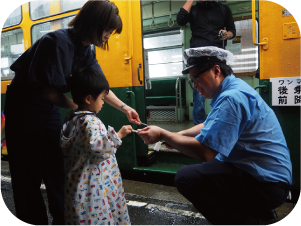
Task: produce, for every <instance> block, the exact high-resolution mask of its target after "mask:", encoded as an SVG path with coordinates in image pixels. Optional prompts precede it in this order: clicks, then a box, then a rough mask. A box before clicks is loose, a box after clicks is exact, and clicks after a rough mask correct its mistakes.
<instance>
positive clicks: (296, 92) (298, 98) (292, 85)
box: [270, 77, 301, 106]
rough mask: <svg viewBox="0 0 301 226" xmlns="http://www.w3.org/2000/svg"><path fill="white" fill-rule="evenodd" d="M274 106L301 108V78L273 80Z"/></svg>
mask: <svg viewBox="0 0 301 226" xmlns="http://www.w3.org/2000/svg"><path fill="white" fill-rule="evenodd" d="M270 81H271V83H272V106H301V89H300V85H301V77H287V78H271V79H270Z"/></svg>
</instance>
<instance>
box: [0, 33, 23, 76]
mask: <svg viewBox="0 0 301 226" xmlns="http://www.w3.org/2000/svg"><path fill="white" fill-rule="evenodd" d="M23 52H24V38H23V30H22V29H21V28H19V29H15V30H11V31H4V32H2V33H1V80H10V79H12V78H13V77H14V75H15V72H13V71H11V70H10V66H11V65H12V64H13V63H14V62H15V61H16V60H17V59H18V57H19V56H21V54H22V53H23Z"/></svg>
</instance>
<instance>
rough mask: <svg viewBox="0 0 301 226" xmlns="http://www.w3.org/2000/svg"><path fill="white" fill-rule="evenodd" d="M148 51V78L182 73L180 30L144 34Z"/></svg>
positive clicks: (145, 46)
mask: <svg viewBox="0 0 301 226" xmlns="http://www.w3.org/2000/svg"><path fill="white" fill-rule="evenodd" d="M143 42H144V48H145V49H146V50H147V51H148V64H149V78H159V77H177V76H181V75H182V73H181V72H182V70H183V58H182V52H183V51H182V43H183V41H182V34H181V33H180V30H177V31H168V32H161V33H156V34H150V35H144V38H143Z"/></svg>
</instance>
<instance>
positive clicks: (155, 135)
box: [138, 126, 162, 144]
mask: <svg viewBox="0 0 301 226" xmlns="http://www.w3.org/2000/svg"><path fill="white" fill-rule="evenodd" d="M161 132H162V129H161V128H160V127H158V126H148V127H145V128H143V129H138V135H139V136H140V137H141V138H142V139H143V141H144V143H145V144H154V143H156V142H158V141H160V140H161Z"/></svg>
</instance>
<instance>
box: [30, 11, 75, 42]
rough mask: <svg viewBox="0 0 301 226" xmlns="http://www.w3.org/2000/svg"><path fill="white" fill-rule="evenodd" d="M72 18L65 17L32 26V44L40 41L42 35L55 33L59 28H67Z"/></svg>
mask: <svg viewBox="0 0 301 226" xmlns="http://www.w3.org/2000/svg"><path fill="white" fill-rule="evenodd" d="M73 18H74V16H71V17H66V18H63V19H59V20H53V21H48V22H44V23H40V24H37V25H34V26H33V27H32V30H31V40H32V44H33V43H35V42H36V41H37V40H38V39H40V38H41V37H42V36H43V35H45V34H47V33H48V32H51V31H55V30H57V29H61V28H68V23H69V22H70V21H71V20H72V19H73Z"/></svg>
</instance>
